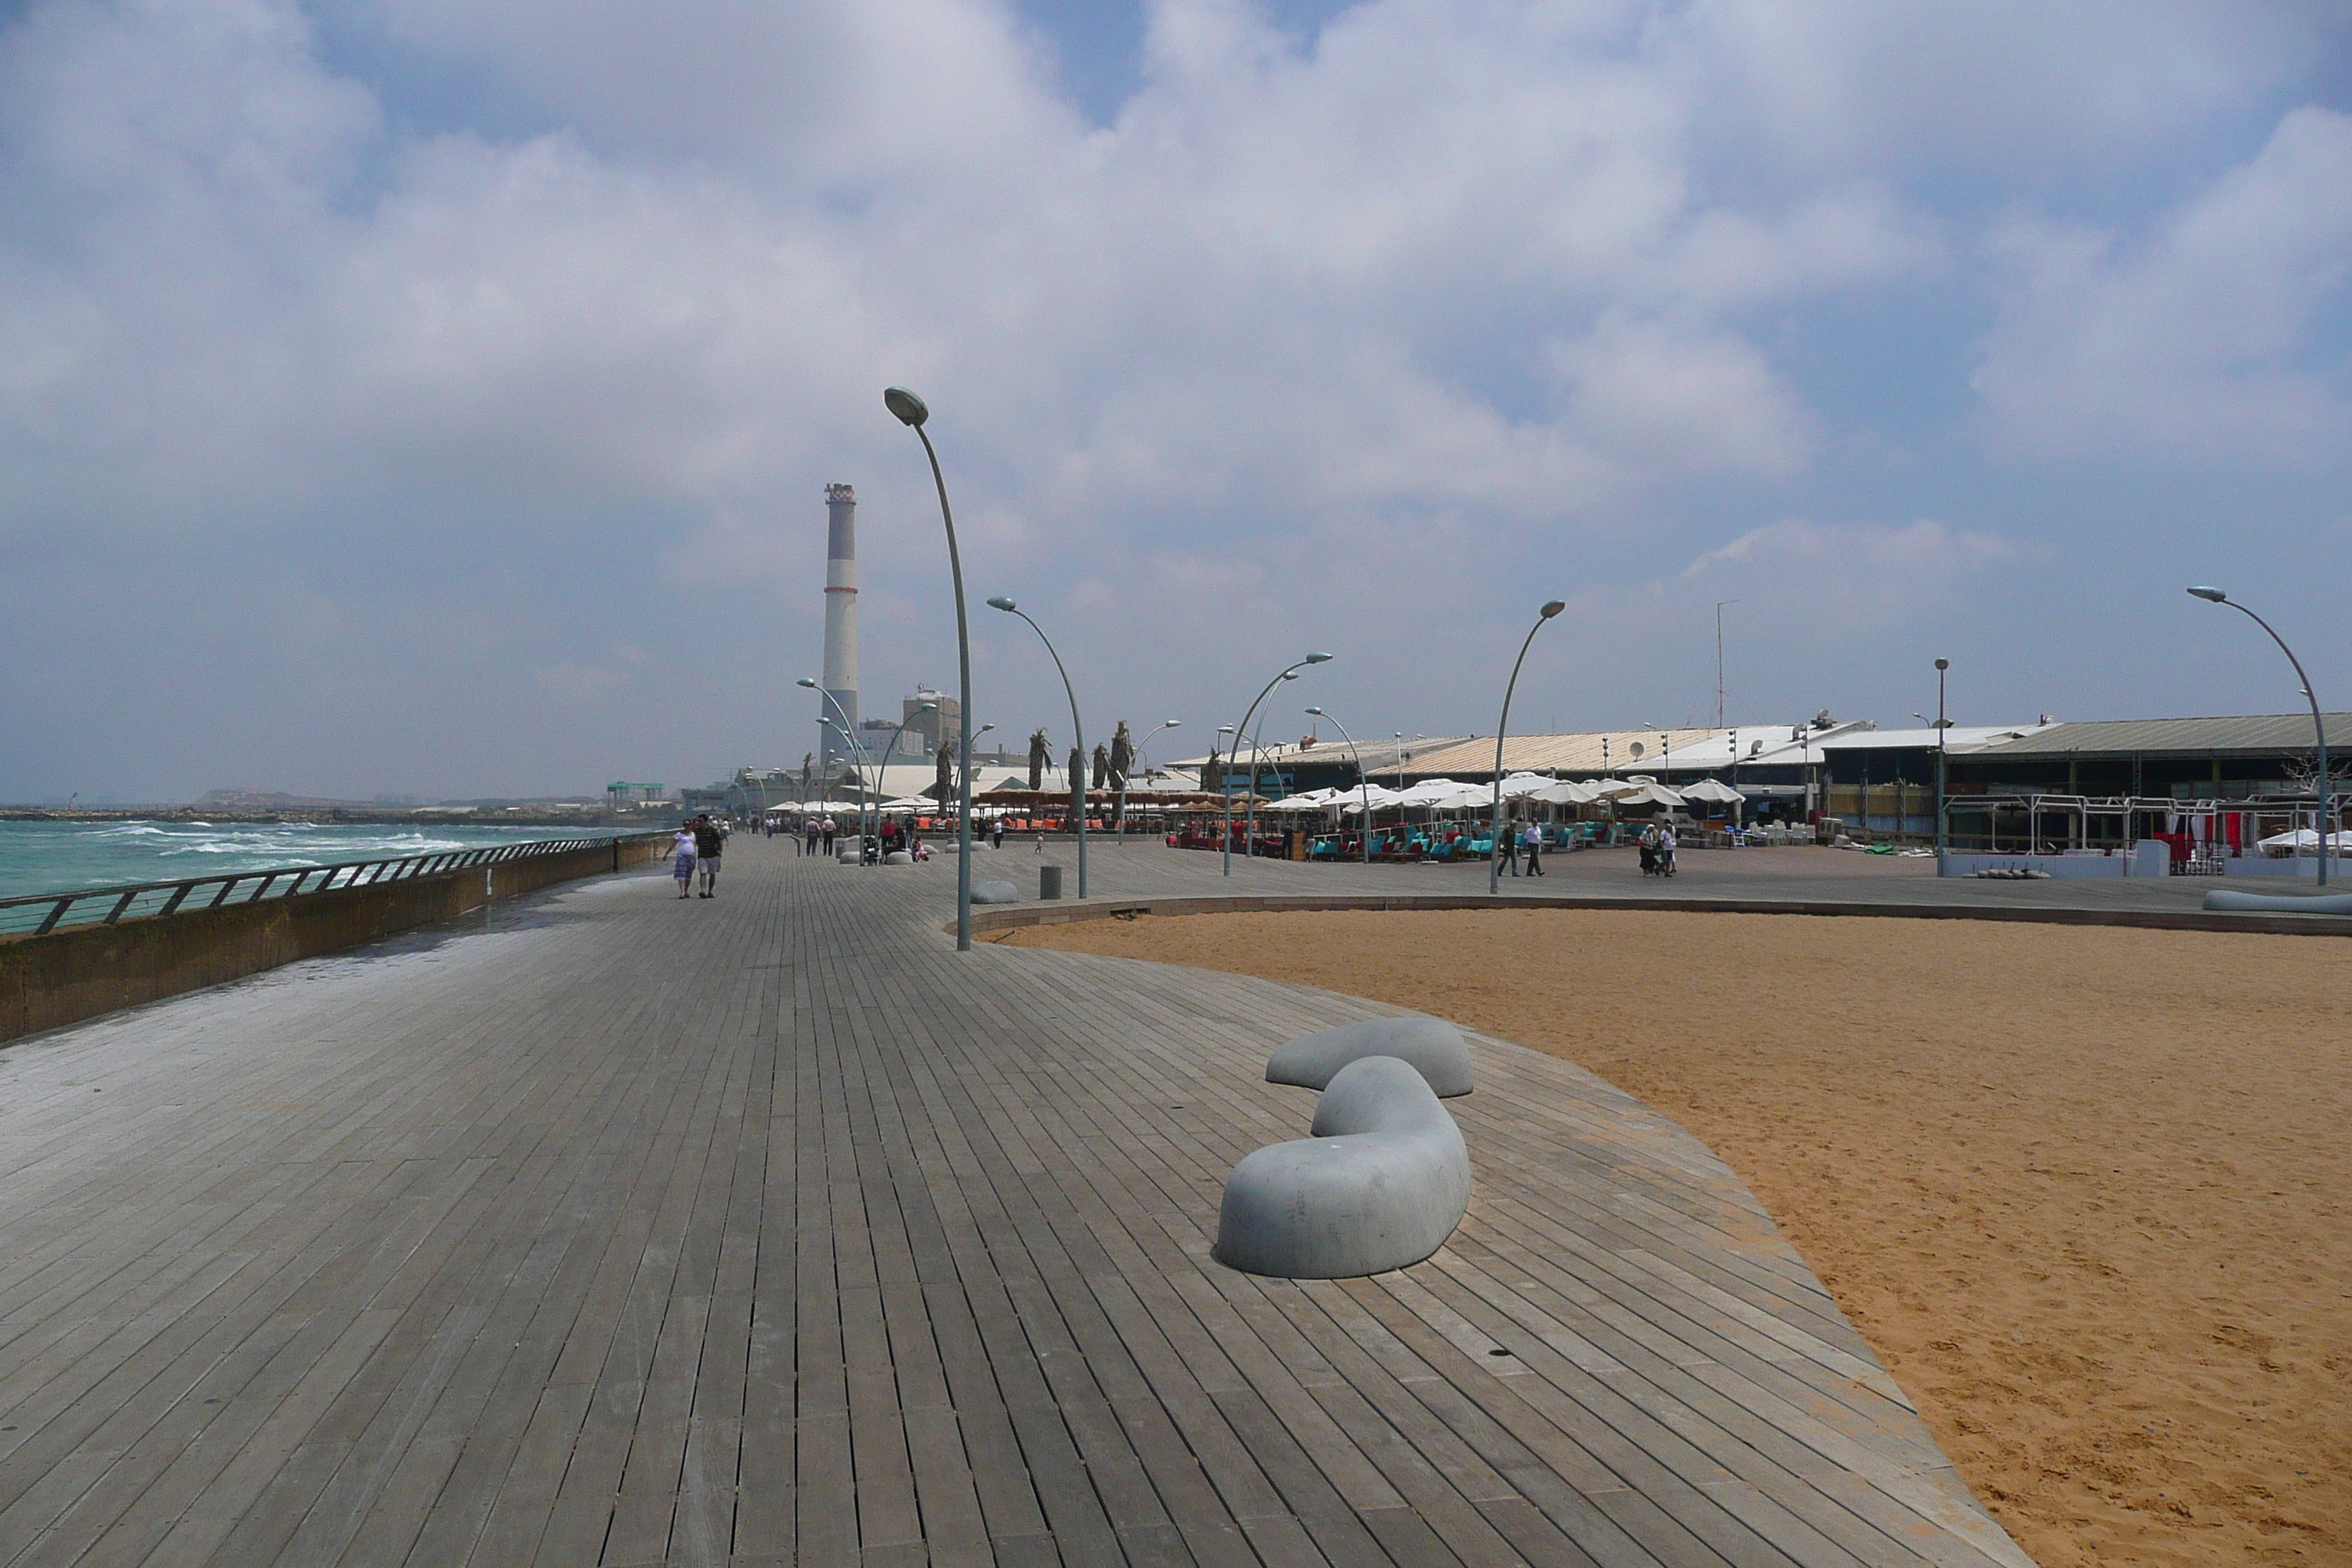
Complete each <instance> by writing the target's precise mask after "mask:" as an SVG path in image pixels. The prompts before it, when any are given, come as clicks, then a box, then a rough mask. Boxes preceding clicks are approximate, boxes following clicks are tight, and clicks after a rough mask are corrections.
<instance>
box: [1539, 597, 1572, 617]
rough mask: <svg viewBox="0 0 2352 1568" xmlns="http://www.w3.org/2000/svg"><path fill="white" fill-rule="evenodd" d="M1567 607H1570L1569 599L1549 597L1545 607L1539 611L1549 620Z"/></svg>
mask: <svg viewBox="0 0 2352 1568" xmlns="http://www.w3.org/2000/svg"><path fill="white" fill-rule="evenodd" d="M1566 608H1568V601H1567V600H1566V599H1549V600H1546V601H1545V602H1544V607H1543V608H1542V610H1540V611H1539V612H1538V614H1540V615H1541V616H1543V618H1544V619H1545V620H1549V619H1551V618H1552V617H1553V616H1556V615H1558V614H1559V613H1560V612H1561V611H1562V610H1564V609H1566Z"/></svg>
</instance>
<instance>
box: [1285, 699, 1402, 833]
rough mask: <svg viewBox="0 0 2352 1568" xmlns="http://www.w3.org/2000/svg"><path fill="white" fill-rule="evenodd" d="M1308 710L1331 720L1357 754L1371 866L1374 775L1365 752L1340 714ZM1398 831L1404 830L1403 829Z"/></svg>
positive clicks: (1318, 709)
mask: <svg viewBox="0 0 2352 1568" xmlns="http://www.w3.org/2000/svg"><path fill="white" fill-rule="evenodd" d="M1307 711H1308V712H1309V713H1312V714H1314V715H1315V717H1317V718H1318V719H1328V720H1330V721H1331V724H1332V727H1333V728H1334V729H1336V730H1338V731H1339V739H1341V740H1343V741H1345V742H1348V750H1349V752H1351V753H1352V754H1353V755H1354V756H1355V759H1356V782H1357V783H1358V784H1361V785H1363V786H1364V864H1365V865H1367V866H1369V865H1370V864H1371V863H1372V775H1371V774H1370V773H1366V772H1365V771H1364V753H1363V752H1361V751H1360V750H1359V749H1358V748H1357V745H1356V737H1354V736H1353V735H1350V734H1349V733H1348V726H1346V725H1345V724H1342V723H1340V722H1339V715H1338V714H1336V713H1332V712H1329V711H1328V710H1324V709H1321V708H1309V709H1308V710H1307ZM1399 733H1400V734H1402V731H1399ZM1403 749H1404V742H1403V741H1402V740H1399V741H1398V742H1397V750H1398V751H1400V752H1402V751H1403ZM1398 831H1399V832H1402V831H1403V829H1402V828H1400V829H1398Z"/></svg>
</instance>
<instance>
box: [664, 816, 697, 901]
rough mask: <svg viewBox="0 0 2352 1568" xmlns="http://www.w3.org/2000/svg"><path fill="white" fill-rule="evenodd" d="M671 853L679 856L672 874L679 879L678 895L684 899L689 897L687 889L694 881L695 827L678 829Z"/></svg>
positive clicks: (671, 846) (672, 841) (671, 843)
mask: <svg viewBox="0 0 2352 1568" xmlns="http://www.w3.org/2000/svg"><path fill="white" fill-rule="evenodd" d="M670 853H671V854H672V855H674V856H676V857H677V861H676V864H675V865H674V866H673V868H671V871H670V875H672V876H673V877H676V878H677V896H678V897H679V898H681V899H683V898H686V897H688V891H687V889H688V887H689V886H690V885H691V884H692V883H693V881H694V829H693V828H691V827H681V828H679V829H678V830H677V837H676V838H674V839H672V840H670Z"/></svg>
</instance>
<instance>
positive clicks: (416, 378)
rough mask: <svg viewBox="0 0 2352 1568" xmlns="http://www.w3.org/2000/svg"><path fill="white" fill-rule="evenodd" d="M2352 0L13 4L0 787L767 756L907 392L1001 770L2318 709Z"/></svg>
mask: <svg viewBox="0 0 2352 1568" xmlns="http://www.w3.org/2000/svg"><path fill="white" fill-rule="evenodd" d="M2346 18H2347V13H2346V12H2345V10H2344V9H2343V8H2342V7H2341V6H2340V5H2326V4H2311V5H2295V4H2292V3H2288V0H2280V3H2276V4H2265V5H2243V4H2217V5H2166V4H2162V3H2159V0H2128V3H2119V4H2115V5H2097V4H2081V5H2058V6H2053V5H2049V4H2047V0H2032V3H2019V4H2005V3H2000V0H1980V3H1975V4H1970V5H1949V4H1946V3H1942V0H1920V3H1916V4H1906V3H1903V0H1853V3H1852V4H1837V3H1835V0H1824V3H1806V4H1799V3H1796V0H1680V3H1668V0H1659V3H1653V4H1639V3H1633V0H1626V3H1616V0H1450V3H1448V0H1367V3H1364V4H1360V5H1339V4H1320V3H1317V0H1280V3H1278V4H1266V3H1262V0H1261V3H1253V0H1147V3H1144V4H1137V5H1123V4H1120V3H1119V0H1028V3H1026V4H1010V3H1006V0H884V3H877V0H733V3H727V0H711V3H697V0H668V3H666V4H663V5H645V4H637V3H635V0H630V3H604V0H328V3H321V4H316V5H294V4H277V3H272V0H144V3H141V0H121V3H107V0H68V3H61V4H60V3H47V0H30V3H25V0H14V3H11V0H0V568H5V569H0V617H5V637H6V644H5V651H6V676H5V680H0V693H5V696H0V702H5V710H0V721H5V740H0V798H13V799H30V798H40V797H43V796H51V795H64V794H65V793H67V792H68V791H70V790H80V791H82V792H84V794H85V795H108V794H110V795H117V796H119V797H121V798H124V799H169V798H179V797H184V796H186V795H191V794H193V793H194V792H197V791H201V790H204V789H205V788H208V787H213V786H215V785H226V784H249V785H256V786H261V787H269V788H279V789H289V790H296V791H302V792H309V793H320V794H331V795H356V796H362V797H364V796H368V795H374V794H376V793H379V792H395V791H396V792H412V793H415V794H419V795H426V796H447V795H479V794H509V793H539V792H566V791H572V792H576V791H582V790H593V789H594V788H596V787H597V786H600V785H601V784H603V783H604V781H606V780H607V779H611V778H630V779H660V780H663V781H665V782H667V783H670V784H677V783H679V782H689V783H692V782H701V781H704V780H707V779H709V778H711V777H714V776H717V775H719V774H720V773H724V772H725V771H727V770H728V769H730V768H732V767H733V766H735V765H736V764H738V763H747V762H755V763H761V764H770V763H779V762H782V763H798V762H799V760H800V758H801V756H802V754H803V752H805V751H807V750H808V749H809V748H810V747H811V746H812V745H813V744H814V722H813V718H814V715H813V705H812V704H811V703H810V702H809V701H808V700H807V694H806V693H804V692H802V691H799V690H798V689H795V688H794V687H793V685H792V681H793V679H794V678H795V677H798V676H800V675H803V674H814V673H815V671H816V668H817V664H818V658H819V651H820V640H821V638H820V630H821V624H822V613H823V605H822V595H821V592H820V589H821V586H822V579H823V556H824V494H823V491H824V485H825V484H826V483H827V482H828V481H832V480H846V481H848V482H851V483H853V484H855V485H856V488H857V492H858V495H859V498H860V501H861V507H860V511H859V519H860V532H861V543H862V547H863V554H864V562H863V570H864V580H865V584H866V592H865V594H864V596H863V605H864V608H863V615H864V638H863V643H864V648H863V664H864V670H863V677H864V679H863V686H864V689H865V692H866V708H867V711H868V712H873V711H877V710H879V709H881V708H882V707H885V706H889V707H893V708H895V703H896V699H897V698H898V695H899V694H901V693H902V692H904V691H905V690H906V689H908V688H909V687H910V686H911V685H912V684H913V683H914V682H915V681H917V680H922V681H927V682H929V683H932V684H948V683H950V682H951V681H952V679H953V677H954V623H953V617H952V613H951V608H950V600H949V597H948V584H947V571H946V558H945V550H944V546H943V543H942V540H941V536H940V524H939V519H938V515H937V511H936V508H935V506H934V503H933V501H932V500H931V497H930V494H929V476H928V473H927V471H926V470H925V469H924V468H923V467H922V458H921V449H920V447H919V446H918V445H917V444H916V442H915V440H914V438H913V437H912V436H911V435H910V434H909V433H908V431H906V430H905V429H904V428H902V427H901V426H898V424H896V423H895V422H894V421H892V420H891V419H890V418H889V417H888V416H887V414H886V413H885V412H884V410H883V408H882V405H881V400H880V393H881V389H882V387H883V386H884V385H885V384H889V383H893V382H898V383H904V384H908V385H911V386H914V387H916V388H918V389H919V390H920V391H921V392H922V393H923V394H924V395H926V396H927V397H928V398H929V401H930V404H931V406H932V409H933V411H934V415H933V420H932V425H931V429H932V432H933V434H934V436H935V437H936V438H937V440H938V442H939V444H940V450H941V455H942V458H943V459H944V461H945V463H946V466H947V471H948V478H949V482H950V487H951V489H952V491H953V494H954V496H955V499H956V500H957V502H958V506H959V517H960V521H961V524H962V530H963V547H964V561H965V569H966V573H967V576H968V582H969V586H970V588H971V594H972V598H973V604H974V610H975V613H976V614H977V615H978V616H980V617H981V620H980V622H979V623H978V624H976V626H975V631H976V633H977V634H978V639H977V641H976V643H975V649H974V679H975V683H976V690H977V700H976V704H975V706H976V709H977V711H978V713H979V715H980V717H981V718H982V719H984V720H993V721H996V722H997V724H998V725H999V727H1000V728H1001V729H1002V730H1003V731H1006V732H1008V733H1011V734H1013V735H1015V736H1018V735H1020V734H1023V733H1025V732H1026V731H1027V730H1028V729H1029V728H1030V727H1032V726H1033V725H1035V724H1039V723H1044V724H1046V725H1048V726H1049V727H1050V728H1051V729H1052V730H1053V731H1054V733H1055V736H1056V738H1057V740H1061V739H1064V738H1066V718H1064V717H1063V716H1062V713H1061V711H1060V692H1059V689H1058V686H1057V685H1056V684H1055V682H1054V677H1053V673H1052V668H1051V666H1050V665H1049V664H1048V663H1047V662H1046V660H1045V656H1044V654H1043V652H1042V650H1040V649H1039V648H1038V647H1036V645H1035V643H1034V638H1032V637H1030V635H1029V633H1028V632H1027V629H1026V628H1025V627H1023V626H1019V624H1018V623H1016V622H1012V621H1010V620H1008V619H1007V618H1005V617H1003V616H995V615H993V614H992V613H991V612H989V611H987V610H985V609H982V608H980V607H979V604H978V602H979V600H980V599H981V598H982V597H984V596H986V595H990V594H994V593H1009V594H1012V595H1014V596H1016V597H1018V598H1020V599H1021V600H1022V601H1023V603H1024V607H1027V608H1030V609H1032V610H1033V611H1034V613H1035V614H1036V615H1037V616H1038V617H1039V619H1040V620H1041V621H1043V622H1044V623H1045V625H1046V626H1048V627H1049V628H1050V629H1051V630H1053V631H1054V633H1055V636H1056V637H1057V639H1058V640H1059V641H1060V643H1061V646H1062V649H1063V652H1064V655H1065V657H1066V658H1067V659H1068V660H1069V662H1070V664H1071V667H1072V669H1073V672H1074V674H1075V675H1076V678H1077V679H1078V681H1079V684H1080V696H1081V699H1082V700H1084V701H1085V702H1086V703H1087V706H1088V708H1089V710H1090V713H1091V715H1092V716H1093V717H1094V718H1095V719H1097V720H1098V721H1101V722H1102V723H1103V724H1104V725H1105V727H1108V721H1112V720H1115V719H1118V718H1121V717H1125V718H1128V719H1130V720H1133V721H1137V722H1138V724H1139V727H1140V726H1143V725H1146V724H1148V723H1150V722H1156V721H1159V720H1160V719H1162V718H1169V717H1176V718H1181V719H1182V720H1184V721H1185V722H1186V725H1187V729H1188V731H1190V735H1191V737H1192V738H1195V739H1197V738H1199V737H1202V736H1204V735H1205V734H1206V732H1207V731H1212V730H1213V728H1214V726H1215V725H1217V724H1218V723H1221V722H1230V721H1232V720H1233V719H1234V718H1235V717H1237V716H1238V715H1237V711H1236V710H1238V709H1239V708H1240V707H1241V706H1242V705H1243V704H1244V703H1246V701H1247V700H1248V699H1249V697H1250V695H1251V693H1252V692H1253V691H1255V689H1256V687H1257V686H1258V685H1259V684H1260V683H1261V682H1262V681H1263V680H1264V679H1265V677H1266V676H1267V675H1269V674H1271V673H1272V671H1273V670H1274V669H1276V668H1280V667H1281V665H1282V664H1284V663H1286V662H1287V661H1288V660H1289V659H1291V658H1296V657H1297V655H1298V654H1299V653H1301V652H1303V651H1304V650H1306V649H1307V648H1310V647H1322V648H1328V649H1329V650H1330V651H1331V652H1333V653H1334V654H1335V655H1337V656H1338V657H1337V658H1336V659H1335V660H1334V662H1333V663H1331V664H1330V665H1328V666H1326V667H1324V668H1322V669H1320V670H1318V672H1316V674H1315V675H1314V676H1313V677H1311V678H1310V679H1311V680H1312V682H1313V690H1312V691H1311V692H1309V691H1307V690H1306V689H1303V688H1292V691H1293V692H1295V693H1296V694H1297V700H1296V702H1294V703H1292V704H1291V705H1290V706H1291V707H1293V708H1295V707H1297V705H1299V704H1303V703H1305V702H1307V701H1313V700H1321V701H1323V702H1324V703H1325V704H1326V705H1327V706H1328V707H1330V708H1331V709H1332V710H1334V711H1336V712H1337V713H1338V714H1339V717H1340V718H1341V719H1342V720H1344V721H1346V722H1347V723H1348V724H1349V726H1350V727H1351V728H1352V729H1354V730H1355V731H1357V732H1358V733H1359V734H1368V733H1370V734H1386V733H1387V732H1388V731H1391V730H1403V731H1408V732H1411V731H1470V730H1475V729H1479V728H1489V729H1491V726H1492V724H1493V722H1494V718H1493V709H1494V704H1495V702H1496V697H1497V694H1498V688H1499V686H1500V683H1501V679H1502V676H1503V674H1504V673H1505V671H1506V670H1507V668H1508V665H1509V661H1510V658H1511V655H1512V653H1513V651H1514V649H1515V648H1516V646H1517V640H1518V638H1519V637H1520V636H1521V635H1522V633H1523V631H1524V629H1525V627H1526V626H1527V624H1528V621H1529V620H1530V619H1531V618H1532V616H1533V613H1534V610H1535V607H1536V605H1538V603H1539V602H1541V601H1542V600H1544V599H1546V598H1549V597H1553V596H1559V597H1563V598H1565V599H1567V600H1568V602H1569V605H1570V613H1569V614H1568V616H1565V617H1563V618H1562V620H1561V621H1560V622H1559V623H1558V624H1557V625H1556V626H1553V627H1551V628H1550V629H1549V630H1547V631H1546V632H1545V634H1544V635H1543V637H1541V638H1539V639H1538V644H1537V648H1536V651H1535V652H1534V653H1533V654H1532V655H1531V656H1530V658H1529V664H1528V671H1529V673H1528V677H1527V679H1526V683H1525V685H1524V686H1523V688H1522V698H1521V706H1520V708H1519V709H1518V710H1517V713H1516V714H1515V719H1516V720H1517V721H1518V722H1519V724H1520V725H1522V726H1525V727H1575V726H1588V725H1601V724H1609V725H1630V724H1635V723H1644V722H1647V723H1681V722H1685V721H1704V720H1707V719H1710V718H1711V717H1712V715H1713V712H1714V709H1715V702H1716V658H1715V637H1714V626H1715V616H1716V608H1715V607H1716V605H1717V601H1721V600H1731V601H1735V602H1734V603H1733V604H1731V605H1728V606H1727V608H1726V609H1725V610H1724V611H1723V619H1724V625H1725V628H1726V632H1727V642H1728V647H1729V660H1728V666H1729V668H1728V675H1727V685H1728V687H1729V693H1730V694H1729V710H1730V714H1731V716H1732V717H1733V718H1734V719H1735V720H1738V721H1748V722H1758V723H1761V722H1785V721H1790V720H1792V719H1797V718H1801V717H1805V716H1809V715H1811V713H1812V712H1814V711H1815V710H1819V709H1821V708H1822V707H1825V706H1826V707H1828V708H1830V709H1832V710H1833V711H1834V712H1836V713H1837V714H1838V715H1839V716H1841V717H1844V716H1848V715H1859V716H1866V717H1874V718H1876V719H1878V720H1880V721H1882V722H1892V721H1901V720H1905V719H1906V716H1907V714H1908V713H1909V712H1910V710H1913V709H1915V708H1918V707H1920V706H1921V705H1922V704H1923V703H1932V701H1933V700H1934V679H1933V675H1932V672H1931V671H1930V669H1929V668H1928V666H1929V661H1930V660H1931V659H1933V658H1935V657H1937V655H1945V656H1948V657H1949V658H1951V659H1952V660H1953V663H1954V671H1953V675H1954V686H1953V693H1954V706H1955V712H1956V714H1957V716H1958V717H1959V718H1960V719H1961V720H1963V721H1969V722H1979V721H1982V722H1992V721H2011V720H2018V719H2031V718H2032V717H2033V716H2034V715H2035V714H2036V713H2038V712H2056V713H2058V714H2061V715H2062V716H2065V717H2075V718H2094V717H2117V716H2128V715H2152V714H2168V713H2207V712H2233V711H2284V710H2290V709H2292V708H2293V707H2294V706H2295V705H2296V704H2297V702H2298V698H2297V696H2296V693H2295V691H2294V688H2293V683H2292V682H2291V680H2290V679H2288V678H2287V675H2286V672H2285V670H2284V663H2283V661H2281V660H2279V659H2278V658H2277V657H2276V655H2275V653H2274V652H2273V651H2272V650H2270V649H2269V648H2268V647H2267V646H2266V645H2263V644H2262V643H2260V642H2259V641H2258V635H2259V634H2257V633H2256V632H2255V630H2254V628H2253V627H2252V626H2251V625H2250V624H2249V623H2247V622H2245V621H2244V620H2243V619H2242V617H2239V616H2231V615H2230V614H2229V613H2228V612H2226V611H2221V610H2215V609H2212V608H2210V607H2209V606H2205V605H2199V604H2197V603H2195V602H2194V601H2191V600H2189V599H2188V598H2187V597H2186V596H2184V595H2182V594H2181V592H2180V588H2181V585H2182V584H2184V583H2187V582H2190V581H2201V580H2211V581H2215V582H2219V583H2222V584H2226V585H2228V586H2230V587H2231V588H2232V589H2234V590H2236V591H2237V592H2238V593H2239V594H2240V595H2242V596H2243V597H2245V598H2247V599H2249V600H2250V601H2253V602H2255V603H2256V604H2258V605H2260V606H2261V607H2263V608H2264V609H2265V611H2266V612H2273V619H2274V620H2275V621H2276V622H2277V623H2278V624H2279V625H2280V626H2281V627H2282V629H2283V630H2284V631H2286V633H2287V635H2288V636H2289V637H2290V638H2291V639H2296V640H2298V642H2299V647H2300V651H2301V652H2302V653H2303V655H2304V657H2305V661H2306V663H2307V664H2308V665H2309V666H2310V667H2311V670H2312V674H2313V677H2314V679H2315V680H2316V681H2317V682H2318V684H2319V687H2320V690H2321V695H2322V696H2323V698H2327V699H2331V705H2332V706H2335V707H2338V708H2352V650H2347V646H2346V637H2345V633H2344V628H2345V626H2346V618H2345V606H2346V603H2347V570H2346V567H2347V545H2352V457H2347V453H2352V441H2347V437H2352V293H2347V267H2352V24H2347V19H2346ZM1306 722H1307V721H1305V720H1303V719H1302V718H1300V717H1299V716H1298V715H1297V714H1296V713H1295V712H1290V711H1278V712H1277V717H1276V723H1275V724H1274V725H1273V726H1270V729H1279V730H1283V731H1291V730H1292V729H1293V727H1294V725H1296V726H1297V727H1301V728H1303V727H1304V726H1305V724H1306ZM1163 744H1164V742H1163ZM1182 749H1187V750H1189V749H1190V748H1182Z"/></svg>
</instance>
